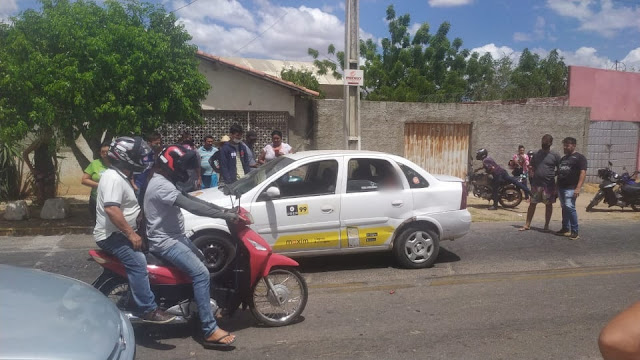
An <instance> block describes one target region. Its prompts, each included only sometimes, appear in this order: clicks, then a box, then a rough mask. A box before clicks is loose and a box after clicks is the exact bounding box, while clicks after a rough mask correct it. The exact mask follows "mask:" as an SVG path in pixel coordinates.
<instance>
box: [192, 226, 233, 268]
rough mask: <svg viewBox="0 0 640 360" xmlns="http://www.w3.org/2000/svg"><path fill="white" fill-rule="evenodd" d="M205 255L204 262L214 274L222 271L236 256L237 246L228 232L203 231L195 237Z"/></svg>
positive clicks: (196, 243) (194, 242) (195, 241)
mask: <svg viewBox="0 0 640 360" xmlns="http://www.w3.org/2000/svg"><path fill="white" fill-rule="evenodd" d="M193 245H195V246H196V247H197V248H198V249H199V250H200V251H202V254H203V255H204V263H205V265H206V266H207V268H208V269H209V272H210V273H211V274H212V275H215V274H218V273H221V272H222V271H224V270H225V269H226V267H227V265H229V264H230V263H231V261H232V260H233V258H234V257H235V253H236V251H235V247H234V246H233V243H232V242H231V239H230V236H229V235H228V234H220V233H214V232H212V233H203V234H201V235H198V236H196V237H195V238H194V239H193Z"/></svg>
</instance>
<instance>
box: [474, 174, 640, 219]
mask: <svg viewBox="0 0 640 360" xmlns="http://www.w3.org/2000/svg"><path fill="white" fill-rule="evenodd" d="M597 190H598V185H597V184H587V185H585V187H584V188H583V191H582V193H580V196H578V199H577V200H576V209H577V210H578V221H579V222H588V221H601V220H629V221H637V222H640V211H638V212H636V211H633V210H632V209H631V208H630V207H626V208H624V209H623V208H620V207H617V206H614V207H610V208H609V207H608V205H606V204H604V203H602V202H601V203H600V204H598V205H597V206H596V207H594V208H593V210H592V211H590V212H587V211H586V208H587V205H589V202H591V199H593V196H594V195H595V192H596V191H597ZM467 204H468V209H469V212H470V213H471V218H472V219H473V222H487V221H522V223H523V224H524V222H525V220H526V218H527V209H528V207H529V203H527V202H525V201H523V202H522V203H521V204H520V205H518V207H516V208H514V209H504V208H502V207H499V208H498V210H496V211H490V210H487V208H488V207H489V206H490V205H491V203H490V202H488V201H486V200H483V199H480V198H476V197H474V196H473V195H472V194H470V195H469V198H468V199H467ZM544 212H545V206H544V205H543V204H539V205H537V206H536V212H535V215H534V217H533V221H532V223H531V226H535V227H542V226H543V225H544ZM561 219H562V209H561V208H560V203H559V202H558V201H556V203H555V204H553V215H552V217H551V221H555V220H561ZM556 230H557V229H556Z"/></svg>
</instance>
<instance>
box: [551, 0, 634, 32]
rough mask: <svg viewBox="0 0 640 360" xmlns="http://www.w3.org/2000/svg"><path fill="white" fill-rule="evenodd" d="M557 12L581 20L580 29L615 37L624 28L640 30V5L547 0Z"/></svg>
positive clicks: (600, 1)
mask: <svg viewBox="0 0 640 360" xmlns="http://www.w3.org/2000/svg"><path fill="white" fill-rule="evenodd" d="M547 6H548V7H549V8H550V9H551V10H553V11H555V12H556V13H557V14H559V15H561V16H565V17H571V18H574V19H576V20H578V21H579V22H580V26H579V30H582V31H592V32H596V33H598V34H600V35H603V36H606V37H613V36H615V35H616V33H617V32H618V31H620V30H623V29H628V28H632V29H634V28H635V29H636V30H638V31H640V6H639V5H633V6H624V5H622V6H617V5H614V3H613V1H612V0H547Z"/></svg>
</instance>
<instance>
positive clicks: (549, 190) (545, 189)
mask: <svg viewBox="0 0 640 360" xmlns="http://www.w3.org/2000/svg"><path fill="white" fill-rule="evenodd" d="M552 144H553V136H551V135H549V134H545V135H544V136H543V137H542V149H540V150H538V152H536V153H535V155H534V156H533V159H532V161H531V163H530V164H529V180H530V181H531V203H530V204H529V209H528V210H527V221H526V222H525V224H524V226H523V227H521V228H520V231H524V230H529V229H530V228H531V220H533V215H534V214H535V212H536V205H538V203H543V204H544V205H545V207H546V208H545V213H544V230H545V231H549V222H550V221H551V214H552V213H553V204H554V203H555V202H556V199H557V197H558V190H557V188H556V181H555V177H556V171H557V169H558V166H559V165H560V155H558V154H557V153H556V152H555V151H551V145H552Z"/></svg>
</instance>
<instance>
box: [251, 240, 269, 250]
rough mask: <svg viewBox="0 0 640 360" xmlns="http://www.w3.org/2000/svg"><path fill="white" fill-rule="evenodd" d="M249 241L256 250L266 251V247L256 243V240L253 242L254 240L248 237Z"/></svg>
mask: <svg viewBox="0 0 640 360" xmlns="http://www.w3.org/2000/svg"><path fill="white" fill-rule="evenodd" d="M249 242H250V243H251V245H253V247H254V248H256V249H257V250H260V251H267V248H266V247H264V246H262V245H260V244H258V243H257V242H255V241H253V240H251V239H249Z"/></svg>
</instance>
